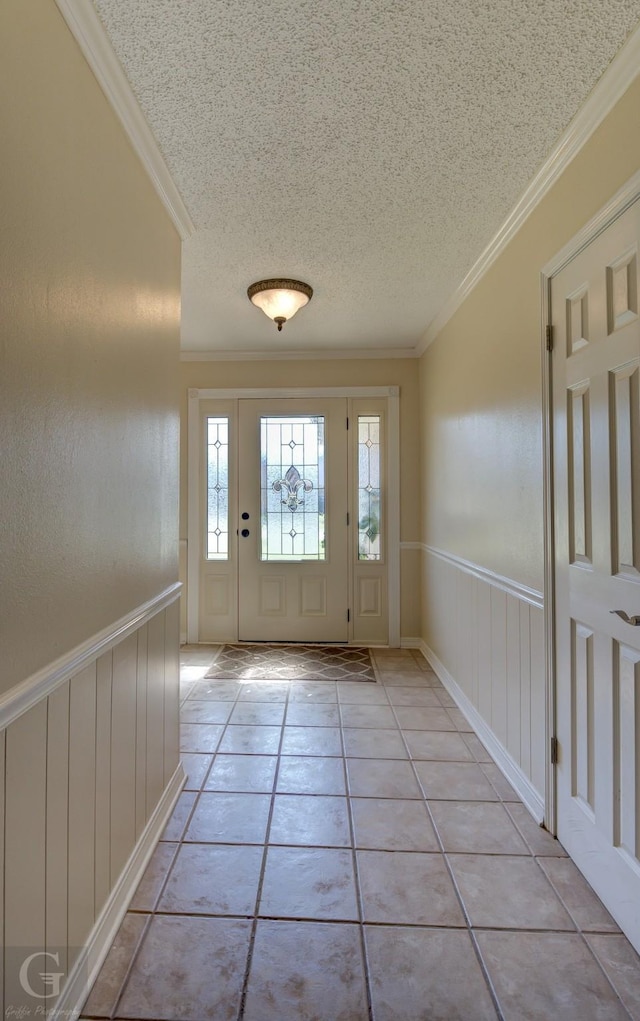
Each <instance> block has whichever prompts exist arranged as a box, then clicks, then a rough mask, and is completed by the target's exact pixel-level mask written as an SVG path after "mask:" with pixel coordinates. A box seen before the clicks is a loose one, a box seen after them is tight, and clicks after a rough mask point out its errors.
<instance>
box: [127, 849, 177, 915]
mask: <svg viewBox="0 0 640 1021" xmlns="http://www.w3.org/2000/svg"><path fill="white" fill-rule="evenodd" d="M177 850H178V844H174V843H164V842H161V843H159V844H158V845H157V847H156V849H155V851H154V852H153V854H152V855H151V859H150V861H149V864H148V865H147V867H146V869H145V871H144V875H143V877H142V879H141V880H140V882H139V883H138V887H137V889H136V892H135V893H134V895H133V898H132V900H131V903H130V904H129V910H130V911H155V908H156V904H157V903H158V898H159V896H160V893H161V891H162V887H163V886H164V882H165V879H166V878H167V876H168V875H169V870H170V868H171V865H172V863H173V859H174V858H175V856H176V853H177Z"/></svg>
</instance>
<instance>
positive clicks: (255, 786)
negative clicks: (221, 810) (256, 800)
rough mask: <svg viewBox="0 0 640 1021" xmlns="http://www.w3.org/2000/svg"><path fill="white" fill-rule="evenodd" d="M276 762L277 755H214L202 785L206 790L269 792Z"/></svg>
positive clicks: (249, 792)
mask: <svg viewBox="0 0 640 1021" xmlns="http://www.w3.org/2000/svg"><path fill="white" fill-rule="evenodd" d="M277 764H278V757H277V755H224V754H220V753H218V755H216V757H215V760H214V763H213V767H212V769H211V772H210V773H209V776H208V777H207V782H206V784H205V786H204V789H205V790H206V791H235V792H236V793H245V794H270V793H271V791H272V790H273V783H274V780H275V775H276V766H277Z"/></svg>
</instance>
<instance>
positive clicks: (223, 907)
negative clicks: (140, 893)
mask: <svg viewBox="0 0 640 1021" xmlns="http://www.w3.org/2000/svg"><path fill="white" fill-rule="evenodd" d="M262 855H263V848H262V847H243V846H236V845H228V844H183V845H182V847H181V848H180V851H179V852H178V856H177V858H176V860H175V862H174V865H173V868H172V869H171V874H170V876H169V880H168V882H167V885H166V887H165V889H164V892H163V894H162V897H161V900H160V905H159V908H158V910H159V911H163V912H169V913H172V914H178V915H181V914H184V915H252V914H253V913H254V911H255V908H256V899H257V896H258V882H259V880H260V869H261V866H262Z"/></svg>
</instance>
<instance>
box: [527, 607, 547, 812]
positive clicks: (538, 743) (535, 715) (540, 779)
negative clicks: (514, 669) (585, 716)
mask: <svg viewBox="0 0 640 1021" xmlns="http://www.w3.org/2000/svg"><path fill="white" fill-rule="evenodd" d="M530 621H531V627H530V634H531V782H532V784H533V786H534V787H535V788H536V790H538V791H540V792H541V793H543V794H544V789H545V772H546V738H545V733H546V690H545V688H546V682H545V654H544V614H543V612H542V610H540V609H538V607H536V606H532V607H531V608H530Z"/></svg>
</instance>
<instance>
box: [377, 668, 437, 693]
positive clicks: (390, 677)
mask: <svg viewBox="0 0 640 1021" xmlns="http://www.w3.org/2000/svg"><path fill="white" fill-rule="evenodd" d="M378 672H379V675H380V680H381V681H382V683H383V684H384V685H385V687H386V688H392V687H394V686H395V685H398V686H400V687H405V686H412V685H415V686H416V687H418V688H430V687H433V686H434V682H433V679H432V675H431V674H425V673H423V671H422V670H418V669H417V667H414V669H413V670H385V669H381V670H379V671H378Z"/></svg>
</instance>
